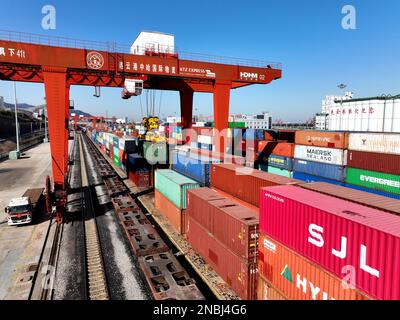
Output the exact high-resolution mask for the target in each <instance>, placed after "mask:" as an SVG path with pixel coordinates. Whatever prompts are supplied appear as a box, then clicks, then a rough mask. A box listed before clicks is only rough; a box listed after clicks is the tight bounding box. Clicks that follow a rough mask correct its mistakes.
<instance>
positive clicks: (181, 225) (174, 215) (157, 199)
mask: <svg viewBox="0 0 400 320" xmlns="http://www.w3.org/2000/svg"><path fill="white" fill-rule="evenodd" d="M154 205H155V208H156V209H157V210H158V211H159V212H160V213H161V214H162V215H163V216H165V217H166V218H167V219H168V221H169V222H170V224H171V225H172V226H173V227H174V228H175V229H176V230H177V231H178V232H179V233H180V234H185V233H186V213H185V210H181V209H178V208H177V207H175V206H174V204H173V203H172V202H171V201H169V200H168V199H167V198H166V197H164V196H163V195H162V194H161V193H160V192H158V190H155V191H154Z"/></svg>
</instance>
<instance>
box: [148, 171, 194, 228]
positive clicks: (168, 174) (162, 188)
mask: <svg viewBox="0 0 400 320" xmlns="http://www.w3.org/2000/svg"><path fill="white" fill-rule="evenodd" d="M154 180H155V190H154V193H155V200H154V205H155V208H156V209H157V210H158V211H159V212H160V213H161V214H162V215H163V216H164V217H165V218H166V219H167V220H168V221H169V222H170V224H171V225H172V226H173V227H174V228H175V229H176V231H177V232H179V233H180V234H185V233H186V228H187V219H186V213H185V211H186V193H187V190H190V189H195V188H199V187H200V185H199V184H198V183H197V182H196V181H194V180H192V179H189V178H187V177H185V176H183V175H181V174H179V173H177V172H175V171H173V170H169V169H161V170H156V171H155V179H154Z"/></svg>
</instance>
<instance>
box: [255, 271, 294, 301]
mask: <svg viewBox="0 0 400 320" xmlns="http://www.w3.org/2000/svg"><path fill="white" fill-rule="evenodd" d="M257 300H287V298H286V297H285V296H284V295H283V294H282V293H280V292H279V291H278V289H276V288H275V287H273V286H271V284H270V283H268V281H267V280H265V279H264V278H263V277H262V276H261V275H259V277H258V281H257Z"/></svg>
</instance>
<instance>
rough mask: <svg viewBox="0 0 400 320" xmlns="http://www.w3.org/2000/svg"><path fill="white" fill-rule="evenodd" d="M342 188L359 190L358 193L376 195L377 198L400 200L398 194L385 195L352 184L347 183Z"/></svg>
mask: <svg viewBox="0 0 400 320" xmlns="http://www.w3.org/2000/svg"><path fill="white" fill-rule="evenodd" d="M344 186H345V187H347V188H350V189H354V190H360V191H364V192H368V193H372V194H376V195H379V196H383V197H388V198H391V199H397V200H400V194H394V193H387V192H383V191H379V190H376V189H369V188H365V187H361V186H356V185H354V184H349V183H345V184H344Z"/></svg>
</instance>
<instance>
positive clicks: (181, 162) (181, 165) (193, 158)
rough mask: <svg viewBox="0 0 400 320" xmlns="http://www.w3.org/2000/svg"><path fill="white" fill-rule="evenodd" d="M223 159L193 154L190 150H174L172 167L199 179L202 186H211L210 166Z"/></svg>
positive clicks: (189, 176)
mask: <svg viewBox="0 0 400 320" xmlns="http://www.w3.org/2000/svg"><path fill="white" fill-rule="evenodd" d="M220 162H221V160H219V159H214V158H210V157H209V156H205V155H201V154H200V155H197V154H193V153H191V152H189V151H184V150H174V151H173V152H172V168H173V170H174V171H176V172H179V173H180V174H183V175H184V176H186V177H188V178H190V179H193V180H195V181H197V182H198V183H199V184H201V185H202V186H207V187H209V186H210V166H211V164H212V163H220Z"/></svg>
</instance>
